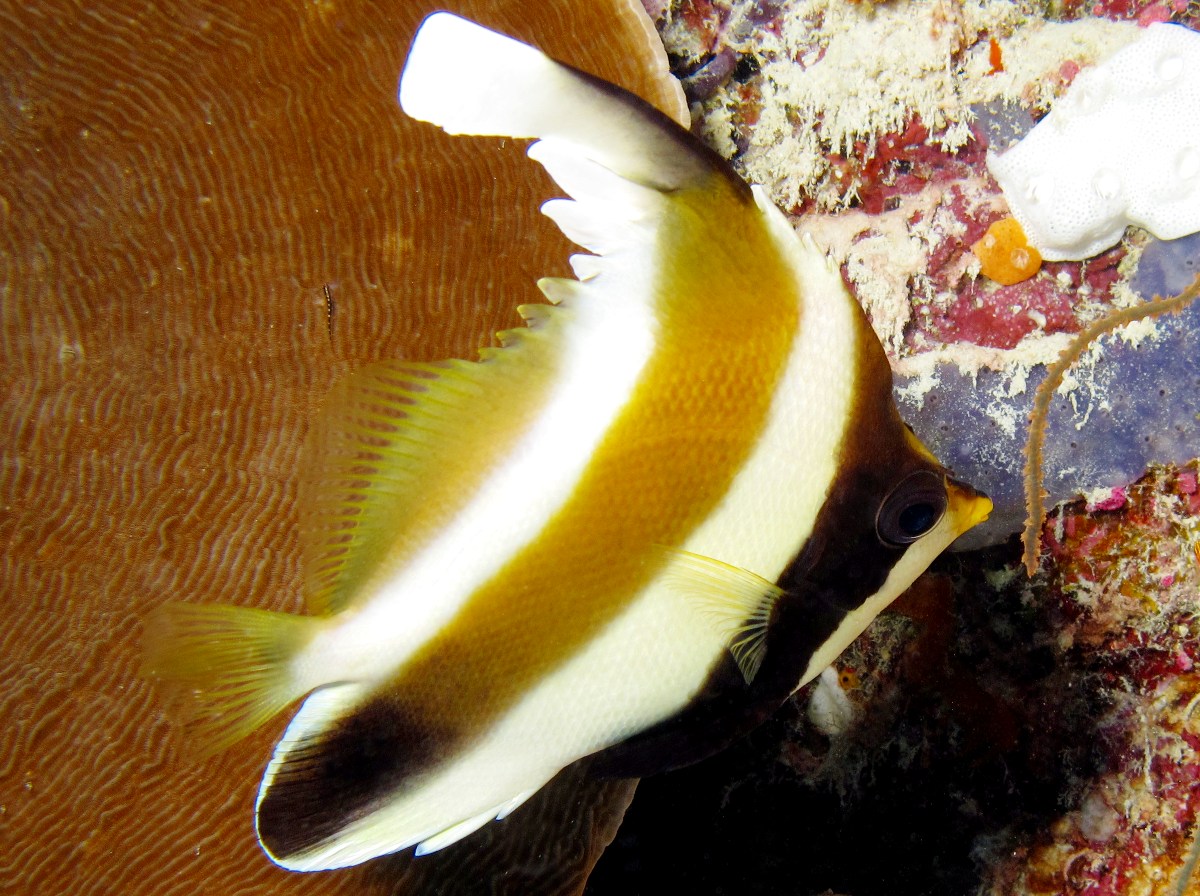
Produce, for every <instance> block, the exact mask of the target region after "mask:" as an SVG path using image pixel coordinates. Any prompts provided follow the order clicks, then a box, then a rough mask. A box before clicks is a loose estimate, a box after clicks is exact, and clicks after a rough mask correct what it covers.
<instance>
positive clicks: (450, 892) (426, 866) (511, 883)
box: [368, 757, 637, 896]
mask: <svg viewBox="0 0 1200 896" xmlns="http://www.w3.org/2000/svg"><path fill="white" fill-rule="evenodd" d="M591 767H592V759H591V758H590V757H588V758H584V759H581V760H579V761H578V762H575V763H573V764H572V765H569V766H567V767H566V768H565V769H563V770H562V771H560V772H559V773H558V774H557V775H556V776H555V777H554V778H553V779H551V781H550V782H549V783H548V784H546V785H545V786H544V787H542V788H541V789H540V790H538V791H537V792H536V793H534V794H533V795H532V796H530V797H529V798H528V799H527V800H526V801H525V802H524V803H522V804H521V805H520V806H519V807H517V808H516V809H514V810H512V812H511V814H509V815H508V816H507V817H504V818H502V819H501V820H499V821H494V822H491V823H490V824H486V825H484V826H483V827H482V828H481V829H479V830H477V831H475V832H474V833H472V834H470V835H469V836H466V837H464V838H463V839H461V840H458V841H457V842H455V843H451V844H449V845H447V846H445V847H444V848H442V849H441V850H439V851H438V852H435V853H432V854H427V855H422V856H417V855H415V852H414V850H406V851H404V852H403V853H400V854H397V855H394V856H387V857H384V858H382V859H379V860H377V861H375V862H372V863H371V865H370V866H368V874H369V875H370V881H371V884H372V886H371V887H369V888H368V892H369V893H372V894H379V896H382V894H385V893H386V894H396V896H400V894H411V893H438V894H439V896H476V894H478V893H492V894H498V896H579V894H581V893H582V892H583V888H584V885H585V884H586V883H587V879H588V875H590V874H591V871H592V867H593V866H594V865H595V864H596V861H597V860H598V859H599V858H600V855H601V853H603V852H604V850H605V848H607V846H608V845H609V843H611V842H612V840H613V837H615V836H616V833H617V828H618V827H619V826H620V824H621V819H622V818H624V816H625V809H626V808H627V807H628V806H629V803H630V801H631V800H632V799H633V793H634V790H635V788H636V787H637V779H636V778H610V777H601V776H597V775H595V774H593V773H592V771H591Z"/></svg>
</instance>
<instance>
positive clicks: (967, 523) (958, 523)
mask: <svg viewBox="0 0 1200 896" xmlns="http://www.w3.org/2000/svg"><path fill="white" fill-rule="evenodd" d="M946 497H947V501H948V504H947V511H948V512H949V514H950V516H951V517H952V518H953V520H954V528H955V530H956V532H955V537H956V538H957V537H958V536H959V535H962V534H963V533H964V532H966V531H968V530H970V529H974V528H975V527H976V526H978V525H979V524H980V523H982V522H983V521H984V520H986V519H987V518H988V516H990V515H991V512H992V499H991V498H989V497H988V496H987V495H985V494H984V493H983V492H981V491H978V490H977V489H974V488H972V487H971V486H969V485H967V484H966V483H965V482H960V481H959V480H957V479H951V478H950V477H949V476H947V477H946Z"/></svg>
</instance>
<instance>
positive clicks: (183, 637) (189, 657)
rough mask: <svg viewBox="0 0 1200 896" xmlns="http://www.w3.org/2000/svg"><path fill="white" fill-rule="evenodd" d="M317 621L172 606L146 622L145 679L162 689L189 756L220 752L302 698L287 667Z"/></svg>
mask: <svg viewBox="0 0 1200 896" xmlns="http://www.w3.org/2000/svg"><path fill="white" fill-rule="evenodd" d="M319 624H320V620H319V619H317V618H314V617H312V616H294V615H291V614H289V613H273V612H269V611H267V610H253V609H247V608H244V607H230V606H222V605H196V604H183V603H170V604H166V605H164V606H162V607H159V608H158V609H157V610H156V611H155V612H154V613H152V614H151V615H150V617H149V618H148V619H147V620H146V639H145V651H144V657H143V663H142V671H143V674H145V675H147V676H148V677H150V678H154V679H157V680H159V681H161V682H163V683H165V684H166V685H167V691H168V694H169V695H170V696H171V697H172V698H173V699H172V700H171V703H172V706H171V709H172V711H173V712H174V713H175V714H176V715H178V716H179V718H180V721H181V722H182V724H183V727H184V731H185V733H186V736H187V743H188V746H189V748H190V749H193V750H196V751H197V752H199V753H200V754H201V755H208V754H211V753H215V752H217V751H219V750H223V749H225V748H226V747H228V746H230V745H231V744H233V743H234V742H236V741H238V740H240V739H241V738H243V737H245V736H246V735H248V734H250V733H251V732H252V731H254V730H255V729H256V728H258V727H259V726H261V725H263V724H264V723H265V722H267V721H268V720H269V719H270V718H272V717H273V716H275V715H276V714H278V713H279V712H280V711H281V710H282V709H283V708H284V707H285V706H287V705H288V704H289V703H291V702H292V701H294V700H296V699H298V698H300V697H302V696H304V693H305V690H304V686H303V685H302V684H300V683H299V682H297V681H295V678H294V676H293V675H292V673H291V669H290V660H291V658H292V657H293V656H295V654H296V652H297V651H298V650H299V649H300V648H301V647H302V646H303V645H304V644H306V643H307V642H308V641H309V639H310V638H311V637H312V635H313V634H314V633H315V630H316V626H317V625H319Z"/></svg>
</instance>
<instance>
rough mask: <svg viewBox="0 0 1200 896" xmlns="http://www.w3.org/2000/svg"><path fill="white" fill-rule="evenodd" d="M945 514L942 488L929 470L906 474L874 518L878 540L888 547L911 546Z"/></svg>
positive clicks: (937, 478)
mask: <svg viewBox="0 0 1200 896" xmlns="http://www.w3.org/2000/svg"><path fill="white" fill-rule="evenodd" d="M945 512H946V486H945V485H944V484H943V482H942V477H941V476H939V475H938V474H937V473H935V472H933V471H932V470H918V471H917V472H915V473H910V474H909V475H908V476H906V477H905V478H904V479H902V480H901V481H900V483H899V484H898V485H897V486H896V487H895V488H893V489H892V490H891V492H889V493H888V496H887V497H886V498H884V499H883V503H882V504H881V505H880V506H879V513H877V514H876V515H875V532H876V534H877V535H878V536H879V540H880V541H882V542H883V543H884V544H886V545H891V546H892V547H903V546H904V545H906V544H912V543H913V542H914V541H916V540H917V539H918V538H920V537H921V536H922V535H924V534H925V533H927V532H928V531H929V530H930V529H932V528H933V527H934V526H936V525H937V524H938V521H939V520H940V519H941V518H942V514H944V513H945Z"/></svg>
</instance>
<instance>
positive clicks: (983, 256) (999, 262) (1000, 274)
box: [971, 218, 1042, 286]
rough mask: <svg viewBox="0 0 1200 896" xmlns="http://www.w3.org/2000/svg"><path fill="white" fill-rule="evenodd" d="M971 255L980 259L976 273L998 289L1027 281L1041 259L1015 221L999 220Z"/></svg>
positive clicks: (974, 246) (972, 247) (975, 246)
mask: <svg viewBox="0 0 1200 896" xmlns="http://www.w3.org/2000/svg"><path fill="white" fill-rule="evenodd" d="M971 251H972V252H974V253H975V257H976V258H978V259H979V270H980V273H982V274H983V275H984V276H985V277H989V278H991V279H992V280H995V281H996V282H997V283H999V284H1000V285H1001V286H1012V285H1013V284H1014V283H1020V282H1021V281H1022V280H1028V279H1029V278H1030V277H1032V276H1033V275H1034V274H1036V273H1037V272H1038V269H1039V268H1040V267H1041V266H1042V256H1041V254H1040V253H1039V252H1038V250H1037V249H1035V248H1033V246H1031V245H1029V243H1028V241H1026V239H1025V231H1024V230H1022V229H1021V225H1020V224H1018V223H1017V219H1016V218H1001V219H1000V220H999V221H997V222H996V223H995V224H993V225H992V226H991V227H989V228H988V230H987V233H985V234H984V235H983V236H982V237H981V238H980V239H979V241H978V242H976V243H974V244H973V245H972V246H971Z"/></svg>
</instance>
